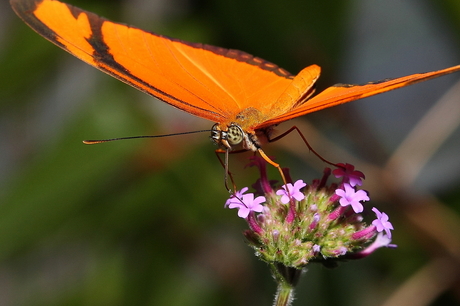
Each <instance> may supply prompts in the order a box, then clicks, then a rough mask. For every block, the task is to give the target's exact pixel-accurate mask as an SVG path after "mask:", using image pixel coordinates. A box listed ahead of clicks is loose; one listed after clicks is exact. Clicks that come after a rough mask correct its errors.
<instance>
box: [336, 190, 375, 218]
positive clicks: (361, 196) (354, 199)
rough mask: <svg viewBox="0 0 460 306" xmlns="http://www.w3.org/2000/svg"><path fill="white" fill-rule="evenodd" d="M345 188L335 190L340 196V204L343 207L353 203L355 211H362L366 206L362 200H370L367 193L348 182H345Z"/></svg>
mask: <svg viewBox="0 0 460 306" xmlns="http://www.w3.org/2000/svg"><path fill="white" fill-rule="evenodd" d="M343 188H344V189H336V190H335V194H336V195H338V196H339V197H340V200H339V203H340V205H341V206H343V207H345V206H348V205H351V207H352V208H353V210H354V212H355V213H360V212H362V211H363V210H364V207H363V204H361V202H360V201H369V197H368V196H367V193H366V192H365V191H364V190H355V189H354V188H353V187H351V186H350V184H347V183H345V184H343Z"/></svg>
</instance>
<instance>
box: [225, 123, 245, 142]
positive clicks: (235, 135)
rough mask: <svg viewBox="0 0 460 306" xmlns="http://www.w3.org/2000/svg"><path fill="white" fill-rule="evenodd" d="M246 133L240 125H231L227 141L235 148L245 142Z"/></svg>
mask: <svg viewBox="0 0 460 306" xmlns="http://www.w3.org/2000/svg"><path fill="white" fill-rule="evenodd" d="M243 134H244V132H243V130H242V129H241V128H240V127H239V126H238V125H230V126H229V127H228V131H227V141H228V143H229V144H230V145H232V146H234V145H237V144H239V143H241V142H242V141H243V138H244V136H243Z"/></svg>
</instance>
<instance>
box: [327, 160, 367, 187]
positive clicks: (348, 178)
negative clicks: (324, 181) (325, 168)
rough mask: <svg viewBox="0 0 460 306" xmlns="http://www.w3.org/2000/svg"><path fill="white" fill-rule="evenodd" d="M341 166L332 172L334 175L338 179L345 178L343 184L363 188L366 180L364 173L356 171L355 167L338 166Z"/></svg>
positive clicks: (347, 165) (348, 165)
mask: <svg viewBox="0 0 460 306" xmlns="http://www.w3.org/2000/svg"><path fill="white" fill-rule="evenodd" d="M337 166H339V167H338V168H337V169H334V170H333V171H332V174H334V176H335V177H336V178H341V177H343V182H344V183H348V184H350V186H351V187H355V186H356V185H358V186H361V185H362V184H363V179H364V178H365V176H364V173H362V172H361V171H357V170H355V166H353V165H350V164H345V165H344V164H342V163H340V164H337Z"/></svg>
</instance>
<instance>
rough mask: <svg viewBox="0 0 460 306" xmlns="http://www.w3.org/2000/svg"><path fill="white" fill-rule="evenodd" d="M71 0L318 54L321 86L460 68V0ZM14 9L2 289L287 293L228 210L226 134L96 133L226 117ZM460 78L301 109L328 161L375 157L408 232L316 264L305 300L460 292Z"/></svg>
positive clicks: (195, 35) (248, 43)
mask: <svg viewBox="0 0 460 306" xmlns="http://www.w3.org/2000/svg"><path fill="white" fill-rule="evenodd" d="M71 4H73V5H76V6H79V7H81V8H84V9H86V10H89V11H92V12H95V13H97V14H99V15H102V16H105V17H107V18H109V19H112V20H116V21H119V22H123V23H127V24H132V25H135V26H137V27H140V28H143V29H147V30H150V31H154V32H157V33H161V34H165V35H169V36H173V37H177V38H181V39H184V40H189V41H195V42H204V43H209V44H214V45H218V46H222V47H226V48H232V49H240V50H244V51H246V52H249V53H251V54H254V55H256V56H259V57H262V58H264V59H267V60H269V61H271V62H274V63H276V64H278V65H279V66H281V67H283V68H285V69H287V70H288V71H290V72H291V73H297V72H298V71H299V70H300V69H302V68H303V67H305V66H307V65H310V64H314V63H315V64H318V65H320V66H321V67H322V69H323V74H322V77H321V79H320V81H319V84H318V86H319V87H318V88H319V89H324V88H325V87H327V86H330V85H332V84H334V83H339V82H341V83H365V82H368V81H375V80H379V79H383V78H387V77H398V76H403V75H407V74H412V73H417V72H425V71H430V70H437V69H441V68H445V67H448V66H452V65H456V64H460V5H459V2H458V1H457V0H445V1H435V0H432V1H428V0H425V1H423V0H407V1H397V0H385V1H382V0H354V1H337V0H336V1H329V0H328V1H317V0H304V1H294V0H286V1H271V0H265V1H242V0H233V1H226V0H220V1H206V0H202V1H187V0H173V1H167V0H129V1H127V0H126V1H121V0H119V1H114V0H110V1H108V0H105V1H102V0H101V1H99V0H98V1H94V0H91V1H90V0H86V1H83V0H80V1H78V0H72V1H71ZM0 25H1V26H0V42H1V46H2V48H1V50H0V67H1V71H0V79H1V82H0V108H1V112H0V146H1V151H0V154H1V158H0V184H1V185H0V186H1V188H0V304H1V305H270V304H271V303H272V297H273V295H274V293H275V288H276V286H275V283H274V281H273V280H272V279H271V276H270V274H269V271H268V269H267V267H266V265H265V264H264V263H262V262H259V261H257V259H256V258H255V256H253V252H252V250H251V249H249V248H248V247H247V246H245V243H244V239H243V236H242V235H241V232H242V231H243V230H244V229H245V227H246V225H245V223H244V221H243V220H242V219H239V218H237V216H236V211H230V210H224V209H223V205H224V203H225V200H226V198H227V197H228V193H227V191H226V190H225V188H224V186H223V169H222V167H221V166H220V164H219V162H218V160H217V159H216V157H215V155H214V152H213V150H214V147H213V146H212V145H211V144H210V142H209V140H208V135H207V134H198V135H192V136H178V137H169V138H163V139H154V140H133V141H120V142H114V143H107V144H101V145H94V146H85V145H83V144H82V143H81V141H82V140H84V139H101V138H111V137H122V136H132V135H152V134H163V133H174V132H181V131H191V130H197V129H209V128H210V127H211V125H212V123H210V122H207V121H205V120H201V119H197V118H193V117H192V116H190V115H188V114H184V113H182V112H179V111H177V110H174V109H172V108H171V107H169V106H167V105H163V103H161V102H158V101H155V100H154V99H153V98H151V97H149V96H147V95H145V94H142V93H140V92H138V91H136V90H135V89H132V88H130V87H129V86H127V85H125V84H122V83H121V82H119V81H117V80H115V79H113V78H111V77H109V76H106V75H104V74H103V73H101V72H99V71H97V70H96V69H94V68H91V67H89V66H88V65H86V64H84V63H82V62H80V61H79V60H77V59H75V58H73V57H72V56H70V55H68V54H67V53H66V52H64V51H62V50H60V49H59V48H57V47H55V46H54V45H52V44H50V43H49V42H47V41H45V40H44V39H43V38H41V37H40V36H39V35H37V34H35V33H34V32H33V31H32V30H31V29H29V28H28V27H27V26H26V25H25V24H23V23H22V21H20V20H19V18H17V16H16V15H15V14H14V13H13V12H12V10H11V9H10V7H9V5H8V3H7V1H2V2H1V3H0ZM458 80H460V75H459V74H456V75H451V76H446V77H442V78H440V79H436V80H433V81H429V82H426V83H422V84H418V85H414V86H411V87H410V88H404V89H400V90H398V91H395V92H391V93H387V94H383V95H380V96H378V97H374V98H368V99H365V100H362V101H357V102H354V103H351V104H350V105H344V106H339V107H335V108H333V109H330V110H325V111H321V112H319V113H315V114H311V115H309V116H306V118H302V119H299V120H296V121H292V122H288V123H284V124H282V125H280V126H279V127H278V130H279V131H283V130H285V129H287V128H289V127H290V126H292V125H293V124H296V125H298V126H299V127H300V128H301V129H302V130H303V131H304V133H305V136H306V137H307V139H309V140H310V142H311V145H312V146H313V147H314V148H315V149H316V150H317V151H318V152H319V153H320V154H322V155H323V156H324V157H326V158H328V159H331V160H333V161H335V162H348V163H354V164H355V166H356V167H357V168H358V169H359V170H362V171H364V172H365V174H366V177H367V180H366V182H365V185H364V186H363V187H364V189H367V190H369V191H370V195H371V201H372V203H371V204H369V205H373V206H376V207H378V208H379V209H381V210H384V211H386V212H387V213H388V214H389V215H390V218H391V220H392V221H393V224H394V226H395V229H396V230H395V232H394V243H396V244H398V245H399V248H397V249H395V250H390V249H382V250H379V251H378V252H377V253H375V254H373V255H372V256H370V257H368V258H366V259H363V260H360V261H354V262H348V263H344V264H342V265H341V266H340V267H339V268H337V269H333V270H328V269H326V268H323V267H321V266H315V265H311V267H309V269H308V272H307V273H305V275H304V276H303V279H302V280H301V282H300V284H299V286H298V289H297V292H296V301H295V303H294V305H458V304H460V302H459V301H460V286H459V284H460V277H459V275H460V229H459V224H460V222H459V211H460V190H459V186H460V171H459V170H460V157H459V156H460V141H459V137H460V133H459V129H458V124H459V122H460V119H459V117H460V115H458V113H459V109H460V93H459V90H458V89H457V91H456V92H451V94H450V95H449V96H447V97H446V96H443V94H445V93H447V92H449V90H450V89H451V87H452V86H454V84H455V82H456V81H458ZM457 87H458V85H457ZM446 101H447V102H446ZM444 102H445V104H443V103H444ZM443 105H444V106H443ZM438 106H439V107H438ZM432 107H438V109H440V110H439V112H438V113H435V114H434V115H433V113H432V112H430V110H432ZM436 114H437V116H436ZM430 116H431V117H430ZM422 118H425V119H426V120H425V119H424V120H425V121H420V120H422ZM430 119H431V121H430ZM307 120H308V121H307ZM426 121H428V123H426ZM310 124H312V125H310ZM312 126H314V127H315V128H312ZM417 132H418V133H419V134H417ZM317 133H320V134H317ZM417 135H419V136H417ZM411 137H412V138H411ZM417 137H418V138H417ZM408 139H410V140H412V142H410V141H408ZM402 144H405V146H402ZM265 151H266V152H267V153H268V154H269V155H272V156H276V157H277V160H278V161H280V162H281V163H282V165H283V166H288V167H291V168H294V169H295V170H293V177H294V178H295V179H298V178H303V179H304V180H306V181H308V180H310V179H312V178H314V177H315V176H317V175H318V173H320V171H321V169H322V167H324V166H325V165H324V164H322V163H321V162H320V161H319V160H318V159H317V158H315V157H314V156H313V155H312V154H309V153H308V149H307V148H306V147H305V146H304V145H303V144H302V143H301V141H300V139H299V138H296V136H294V135H293V136H289V137H287V139H285V140H282V141H280V142H279V143H277V144H270V145H268V146H266V147H265ZM250 155H251V154H239V155H238V156H231V167H232V169H233V172H234V173H235V178H236V180H237V181H238V182H244V184H246V185H248V184H250V183H251V182H253V181H254V180H255V179H256V172H255V170H253V169H244V165H245V163H246V162H247V158H248V156H250ZM272 176H273V178H274V179H277V176H276V172H273V171H272ZM242 185H243V184H241V185H240V186H241V187H242Z"/></svg>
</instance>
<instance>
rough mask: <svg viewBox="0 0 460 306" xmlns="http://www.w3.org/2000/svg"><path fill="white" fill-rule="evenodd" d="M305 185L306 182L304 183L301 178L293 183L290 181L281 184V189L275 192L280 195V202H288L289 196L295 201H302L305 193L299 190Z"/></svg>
mask: <svg viewBox="0 0 460 306" xmlns="http://www.w3.org/2000/svg"><path fill="white" fill-rule="evenodd" d="M305 186H307V184H305V183H304V182H303V181H302V180H298V181H296V182H295V183H294V185H292V184H291V183H288V184H287V185H283V186H282V188H283V189H280V190H278V191H277V192H276V194H277V195H280V196H282V197H281V203H283V204H287V203H289V201H290V199H289V196H291V197H293V198H294V199H296V200H297V201H302V200H303V199H305V195H304V194H303V193H302V192H300V189H302V188H303V187H305Z"/></svg>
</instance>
